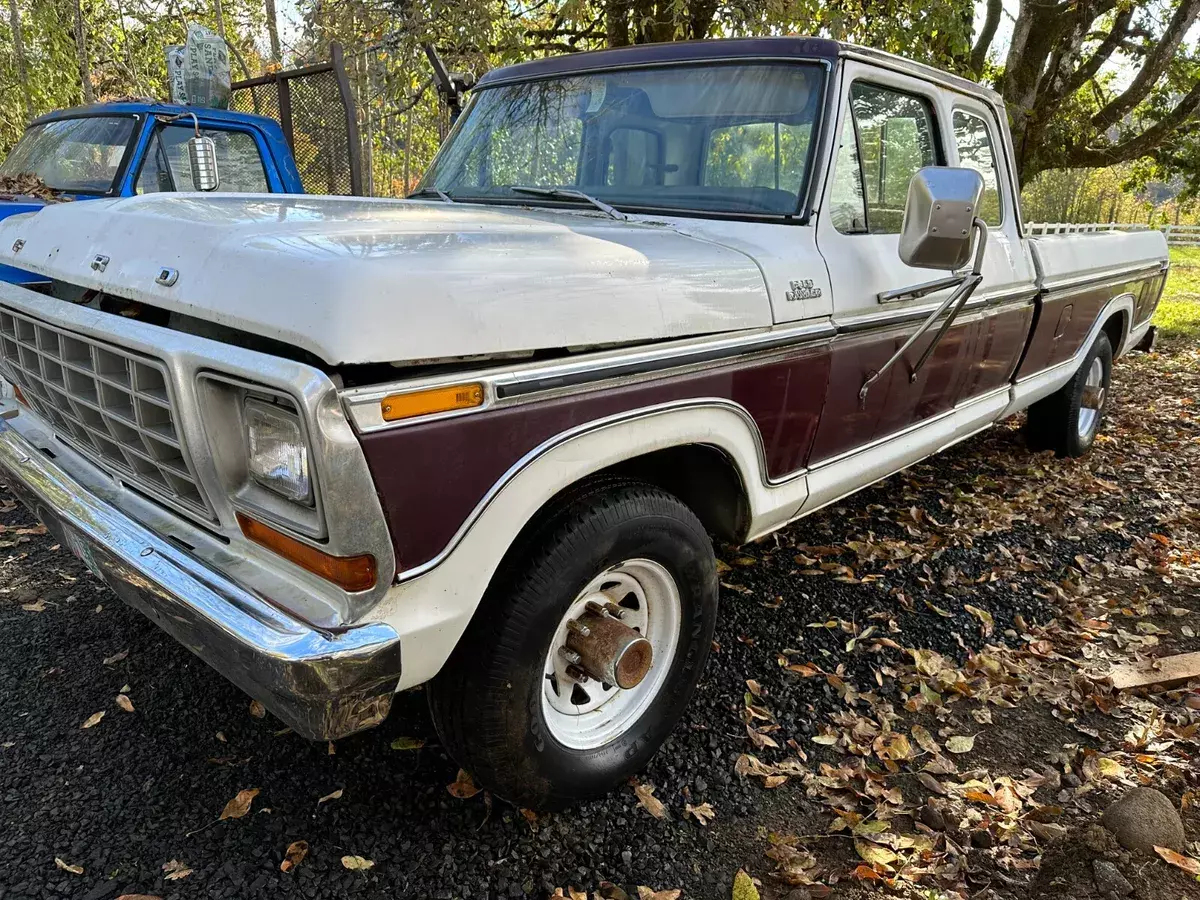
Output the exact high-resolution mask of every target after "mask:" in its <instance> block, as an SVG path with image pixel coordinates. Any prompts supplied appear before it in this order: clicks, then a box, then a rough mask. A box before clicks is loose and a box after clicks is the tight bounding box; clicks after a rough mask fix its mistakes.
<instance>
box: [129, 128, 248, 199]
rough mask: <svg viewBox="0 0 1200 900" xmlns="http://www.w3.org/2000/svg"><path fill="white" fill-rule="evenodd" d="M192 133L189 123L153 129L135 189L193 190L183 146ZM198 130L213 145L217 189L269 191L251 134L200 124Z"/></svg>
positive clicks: (241, 191)
mask: <svg viewBox="0 0 1200 900" xmlns="http://www.w3.org/2000/svg"><path fill="white" fill-rule="evenodd" d="M195 133H196V130H195V128H193V127H192V126H191V125H160V126H158V127H157V128H156V129H155V132H154V135H153V137H151V138H150V143H149V145H148V146H147V147H146V158H145V159H144V160H143V161H142V170H141V172H140V173H139V175H138V179H137V184H136V191H137V193H139V194H152V193H158V192H161V191H191V190H195V188H193V187H192V174H191V172H192V170H191V166H190V164H189V163H188V150H187V142H188V140H189V139H190V138H191V137H193V136H194V135H195ZM200 133H201V134H203V135H204V136H205V137H209V138H212V139H213V143H215V144H216V147H217V170H218V171H219V172H220V175H221V184H220V186H219V187H218V188H217V192H218V193H238V194H265V193H268V192H270V190H271V187H270V184H269V182H268V181H267V173H266V169H265V168H264V167H263V161H262V154H261V153H260V151H259V148H258V142H257V141H256V140H255V139H254V135H252V134H250V133H249V132H247V131H237V130H230V129H224V128H201V129H200Z"/></svg>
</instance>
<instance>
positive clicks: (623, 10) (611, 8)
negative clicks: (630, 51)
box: [604, 0, 629, 47]
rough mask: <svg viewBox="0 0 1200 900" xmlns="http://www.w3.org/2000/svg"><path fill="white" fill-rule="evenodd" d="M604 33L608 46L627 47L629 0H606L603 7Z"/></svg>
mask: <svg viewBox="0 0 1200 900" xmlns="http://www.w3.org/2000/svg"><path fill="white" fill-rule="evenodd" d="M604 31H605V35H606V40H607V42H608V46H610V47H628V46H629V0H607V2H606V3H605V5H604Z"/></svg>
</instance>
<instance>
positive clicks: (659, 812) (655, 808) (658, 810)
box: [632, 780, 667, 819]
mask: <svg viewBox="0 0 1200 900" xmlns="http://www.w3.org/2000/svg"><path fill="white" fill-rule="evenodd" d="M632 784H633V792H634V793H635V794H636V795H637V798H638V803H640V804H641V805H642V808H643V809H644V810H646V812H648V813H650V815H652V816H654V818H656V819H665V818H666V817H667V808H666V807H665V806H663V802H662V801H661V800H659V799H658V798H657V797H655V796H654V785H652V784H642V783H641V782H640V781H636V780H635V781H633V782H632Z"/></svg>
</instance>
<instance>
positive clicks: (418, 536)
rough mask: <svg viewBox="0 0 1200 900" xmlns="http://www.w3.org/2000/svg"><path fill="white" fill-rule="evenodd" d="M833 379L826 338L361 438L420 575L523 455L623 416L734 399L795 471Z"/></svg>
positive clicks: (770, 467)
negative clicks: (763, 355) (782, 351)
mask: <svg viewBox="0 0 1200 900" xmlns="http://www.w3.org/2000/svg"><path fill="white" fill-rule="evenodd" d="M828 377H829V352H828V343H827V342H823V343H820V344H817V345H813V346H808V347H805V348H803V349H800V350H798V352H797V353H796V354H795V355H793V356H791V357H789V358H787V359H784V360H779V359H778V358H775V359H772V360H768V361H758V362H743V363H735V364H727V365H724V366H722V367H720V368H713V369H708V370H705V371H702V372H698V373H693V374H689V375H680V376H675V377H670V378H661V379H657V380H654V381H647V382H643V383H640V384H633V385H628V386H625V387H607V388H602V389H596V390H591V391H587V392H583V393H578V394H572V395H570V396H567V397H560V398H557V399H553V400H544V401H540V402H539V401H535V402H530V403H526V404H521V405H517V406H510V407H505V408H501V409H496V410H490V411H486V412H481V413H477V414H474V415H468V416H461V417H457V418H451V419H443V420H441V421H435V422H428V423H425V424H417V425H410V426H405V427H401V428H393V429H389V430H386V431H379V432H374V433H372V434H366V435H363V436H362V446H363V452H364V453H365V455H366V458H367V463H368V465H369V466H370V467H371V473H372V475H373V476H374V478H375V485H376V488H377V489H378V491H379V495H380V500H381V502H382V504H383V509H384V512H385V514H386V515H387V518H388V524H389V526H390V528H391V533H392V541H393V543H394V545H395V548H396V559H397V565H398V567H399V568H400V569H401V570H404V569H411V568H413V567H415V566H418V565H421V564H422V563H425V562H427V561H429V560H430V559H432V558H433V557H435V556H436V555H437V554H438V553H439V552H441V550H442V549H443V548H444V547H445V546H446V545H447V544H448V543H449V542H450V540H451V538H453V536H454V534H455V532H457V531H458V529H459V527H460V526H461V525H462V524H463V522H465V521H466V519H467V517H468V516H470V514H471V512H472V510H474V509H475V507H476V506H477V505H478V504H479V502H480V501H481V500H483V498H484V497H485V496H486V495H487V492H488V491H489V490H490V489H491V488H492V486H493V485H494V484H496V482H497V481H499V480H500V479H501V478H502V477H503V475H504V473H505V472H507V471H508V470H509V469H510V468H511V467H512V466H513V465H514V464H515V463H516V462H517V461H518V460H520V459H521V457H523V456H525V455H526V454H527V453H529V452H530V451H531V450H533V449H535V448H536V447H537V446H538V445H540V444H542V443H543V442H544V441H546V440H548V439H549V438H552V437H554V436H555V435H557V434H561V433H563V432H564V431H568V430H569V429H571V428H574V427H575V426H577V425H582V424H585V423H587V422H593V421H596V420H597V419H602V418H605V417H606V416H611V415H614V414H617V413H621V412H626V411H629V410H635V409H641V408H644V407H648V406H655V405H657V404H660V403H668V402H671V401H676V400H687V399H691V398H700V397H719V398H722V399H728V400H732V401H733V402H735V403H739V404H741V405H742V406H744V407H745V408H746V410H747V411H749V413H750V415H751V417H752V418H753V419H754V421H755V423H756V424H757V426H758V429H759V433H760V435H761V436H762V443H763V448H764V451H765V454H766V462H767V471H768V473H769V474H770V475H771V476H772V477H777V476H781V475H786V474H788V473H789V472H792V471H795V470H796V469H799V468H801V467H802V466H803V464H804V459H805V457H806V456H807V455H808V450H809V447H810V446H811V444H812V438H813V435H814V434H815V433H816V427H817V421H818V419H819V418H820V416H821V407H822V405H823V404H824V401H825V391H826V384H827V381H828Z"/></svg>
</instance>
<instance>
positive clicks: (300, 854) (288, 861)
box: [279, 841, 308, 872]
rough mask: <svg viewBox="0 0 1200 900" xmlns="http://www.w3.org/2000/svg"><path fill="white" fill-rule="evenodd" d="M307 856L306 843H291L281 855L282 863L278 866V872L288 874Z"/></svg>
mask: <svg viewBox="0 0 1200 900" xmlns="http://www.w3.org/2000/svg"><path fill="white" fill-rule="evenodd" d="M306 856H308V841H292V843H290V844H288V848H287V850H285V851H284V853H283V862H281V863H280V864H279V871H280V872H290V871H292V869H294V868H296V866H298V865H300V863H302V862H304V857H306Z"/></svg>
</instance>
